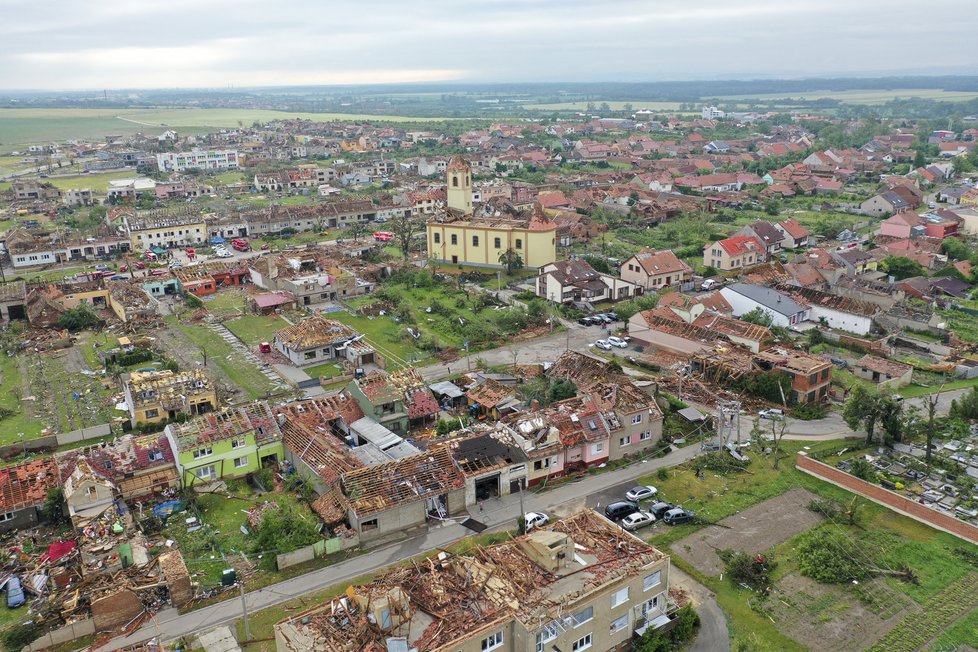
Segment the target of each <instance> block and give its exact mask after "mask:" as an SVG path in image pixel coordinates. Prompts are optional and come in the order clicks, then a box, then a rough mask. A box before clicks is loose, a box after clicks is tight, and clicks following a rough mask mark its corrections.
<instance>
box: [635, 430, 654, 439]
mask: <svg viewBox="0 0 978 652" xmlns="http://www.w3.org/2000/svg"><path fill="white" fill-rule="evenodd" d="M650 439H652V431H651V430H646V431H645V432H643V433H642V434H640V435H639V436H638V440H639V441H648V440H650Z"/></svg>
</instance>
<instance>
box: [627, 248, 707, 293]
mask: <svg viewBox="0 0 978 652" xmlns="http://www.w3.org/2000/svg"><path fill="white" fill-rule="evenodd" d="M618 271H619V273H620V274H621V278H622V280H624V281H628V282H630V283H634V284H635V285H637V286H638V287H640V288H642V289H643V290H659V289H661V288H664V287H669V286H672V285H679V286H681V285H683V284H684V283H687V282H689V281H691V280H692V279H693V268H692V267H690V266H689V265H687V264H686V263H684V262H683V261H682V260H680V259H679V257H678V256H676V254H674V253H673V252H672V250H671V249H663V250H662V251H656V250H655V249H643V250H641V251H639V252H638V253H636V254H635V255H633V256H632V257H631V258H629V259H628V260H626V261H625V262H623V263H622V264H621V266H620V267H619V268H618Z"/></svg>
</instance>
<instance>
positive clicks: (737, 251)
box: [719, 235, 765, 256]
mask: <svg viewBox="0 0 978 652" xmlns="http://www.w3.org/2000/svg"><path fill="white" fill-rule="evenodd" d="M719 244H720V246H721V247H723V249H724V251H726V252H727V253H728V254H729V255H731V256H740V255H742V254H746V253H749V252H754V253H762V252H764V251H765V248H764V245H762V244H761V243H760V242H758V240H757V238H755V237H753V236H749V235H736V236H733V237H731V238H724V239H723V240H720V242H719Z"/></svg>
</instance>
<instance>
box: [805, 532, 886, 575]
mask: <svg viewBox="0 0 978 652" xmlns="http://www.w3.org/2000/svg"><path fill="white" fill-rule="evenodd" d="M797 554H798V567H799V569H800V570H801V574H802V575H804V576H805V577H810V578H812V579H813V580H815V581H817V582H822V583H823V584H843V583H848V582H852V581H853V580H864V579H867V578H868V577H870V574H871V572H870V568H871V567H870V566H869V564H867V563H866V562H867V560H868V559H869V558H870V556H871V555H873V554H875V553H874V552H873V547H872V546H866V545H862V544H861V543H860V542H859V541H857V540H856V539H855V538H853V537H852V536H850V535H849V534H846V533H845V532H844V531H842V530H840V529H839V528H836V527H818V528H815V529H813V530H809V531H808V532H806V533H805V534H803V535H802V536H801V540H800V542H799V544H798V548H797Z"/></svg>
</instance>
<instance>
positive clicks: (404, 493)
mask: <svg viewBox="0 0 978 652" xmlns="http://www.w3.org/2000/svg"><path fill="white" fill-rule="evenodd" d="M464 484H465V480H464V478H463V476H462V470H461V469H460V468H459V466H458V464H456V463H455V460H454V459H453V458H452V455H451V452H450V451H449V449H448V448H447V447H444V446H441V447H438V448H435V449H432V450H428V451H425V452H423V453H419V454H417V455H411V456H409V457H405V458H402V459H399V460H395V461H392V462H387V463H384V464H378V465H376V466H371V467H368V468H362V469H357V470H355V471H350V472H349V473H345V474H344V475H343V489H344V493H345V494H346V497H347V499H348V500H349V501H350V505H351V507H352V508H353V511H354V512H356V514H357V516H358V517H359V518H363V517H365V516H369V515H371V514H376V513H378V512H382V511H385V510H388V509H392V508H394V507H399V506H401V505H406V504H409V503H413V502H417V501H420V500H424V499H425V498H428V497H430V496H438V495H441V494H444V493H446V492H449V491H453V490H455V489H460V488H462V486H464Z"/></svg>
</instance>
